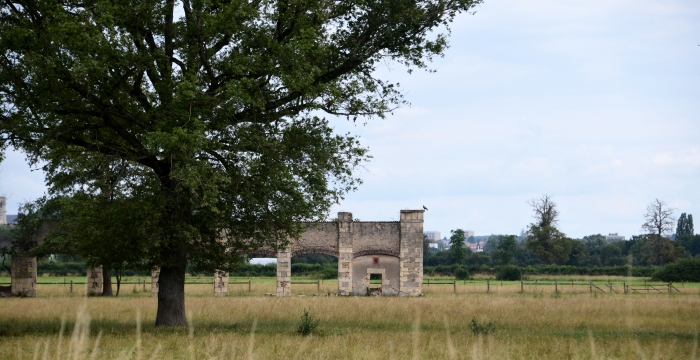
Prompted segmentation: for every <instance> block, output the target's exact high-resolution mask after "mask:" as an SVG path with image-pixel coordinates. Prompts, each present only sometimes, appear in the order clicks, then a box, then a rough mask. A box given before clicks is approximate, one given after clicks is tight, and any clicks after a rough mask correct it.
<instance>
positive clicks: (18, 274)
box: [10, 253, 36, 297]
mask: <svg viewBox="0 0 700 360" xmlns="http://www.w3.org/2000/svg"><path fill="white" fill-rule="evenodd" d="M10 266H11V268H12V279H11V282H12V285H11V291H12V295H15V296H27V297H34V296H36V258H35V257H29V256H24V255H22V254H19V253H17V254H15V255H12V261H11V265H10Z"/></svg>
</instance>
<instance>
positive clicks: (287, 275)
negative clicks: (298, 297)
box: [277, 249, 292, 296]
mask: <svg viewBox="0 0 700 360" xmlns="http://www.w3.org/2000/svg"><path fill="white" fill-rule="evenodd" d="M291 295H292V251H291V249H288V250H284V251H278V252H277V296H291Z"/></svg>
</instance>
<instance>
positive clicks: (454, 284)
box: [448, 280, 457, 294]
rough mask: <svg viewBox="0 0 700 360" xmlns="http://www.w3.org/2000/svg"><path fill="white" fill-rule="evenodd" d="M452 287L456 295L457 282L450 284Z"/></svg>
mask: <svg viewBox="0 0 700 360" xmlns="http://www.w3.org/2000/svg"><path fill="white" fill-rule="evenodd" d="M448 284H449V283H448ZM452 286H453V287H454V291H455V294H456V293H457V280H455V281H453V282H452Z"/></svg>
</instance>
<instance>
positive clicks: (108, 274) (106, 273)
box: [102, 266, 112, 296]
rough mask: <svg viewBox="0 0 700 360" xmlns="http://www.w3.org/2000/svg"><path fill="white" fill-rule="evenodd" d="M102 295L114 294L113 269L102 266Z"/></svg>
mask: <svg viewBox="0 0 700 360" xmlns="http://www.w3.org/2000/svg"><path fill="white" fill-rule="evenodd" d="M102 296H112V270H111V269H110V268H109V267H107V266H102Z"/></svg>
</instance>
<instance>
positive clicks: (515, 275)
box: [496, 265, 523, 281]
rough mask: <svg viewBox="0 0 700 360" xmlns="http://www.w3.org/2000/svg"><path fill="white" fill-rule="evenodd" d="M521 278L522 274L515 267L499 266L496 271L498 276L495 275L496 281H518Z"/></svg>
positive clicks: (518, 268)
mask: <svg viewBox="0 0 700 360" xmlns="http://www.w3.org/2000/svg"><path fill="white" fill-rule="evenodd" d="M522 276H523V272H522V270H520V267H518V266H515V265H504V266H501V268H500V269H498V274H496V280H509V281H514V280H520V278H521V277H522Z"/></svg>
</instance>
